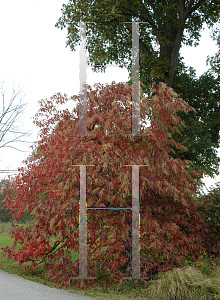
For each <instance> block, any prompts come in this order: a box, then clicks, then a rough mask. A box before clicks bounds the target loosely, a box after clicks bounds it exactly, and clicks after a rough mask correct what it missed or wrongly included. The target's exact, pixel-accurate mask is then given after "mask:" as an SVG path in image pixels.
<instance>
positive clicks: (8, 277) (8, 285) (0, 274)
mask: <svg viewBox="0 0 220 300" xmlns="http://www.w3.org/2000/svg"><path fill="white" fill-rule="evenodd" d="M0 299H1V300H87V299H88V300H89V299H93V300H94V299H96V298H93V297H88V296H81V295H78V294H73V293H69V292H67V291H62V290H58V289H55V288H50V287H48V286H45V285H43V284H40V283H36V282H33V281H30V280H27V279H24V278H22V277H19V276H17V275H13V274H9V273H7V272H4V271H2V270H0Z"/></svg>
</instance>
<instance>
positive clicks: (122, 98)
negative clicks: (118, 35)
mask: <svg viewBox="0 0 220 300" xmlns="http://www.w3.org/2000/svg"><path fill="white" fill-rule="evenodd" d="M86 95H87V100H88V103H87V118H88V119H87V132H88V134H89V135H90V136H89V135H88V136H84V137H82V136H77V134H79V122H78V116H79V108H78V106H77V108H76V109H74V111H73V112H72V113H71V112H70V111H69V110H67V109H66V110H58V108H57V106H58V104H64V103H66V102H67V101H69V99H68V98H67V97H66V96H65V95H64V96H61V95H60V94H56V95H54V96H53V97H52V98H51V99H50V100H41V101H40V105H41V108H40V110H39V112H38V113H37V114H36V116H35V121H34V122H35V123H36V124H37V125H38V126H39V127H40V129H41V132H40V140H39V141H38V142H37V143H36V147H35V149H34V153H33V155H32V156H30V157H29V158H28V159H27V161H26V168H21V169H20V173H19V175H18V176H17V177H15V178H13V180H12V184H13V187H14V189H15V195H14V196H13V199H12V198H11V196H10V194H9V195H8V197H7V206H8V208H9V209H10V210H11V212H12V213H13V214H14V215H15V217H16V219H17V220H18V219H19V218H21V217H22V215H23V214H24V213H25V211H29V212H30V213H31V215H32V216H33V224H32V226H30V227H28V228H25V229H24V228H20V227H18V226H17V225H14V231H13V234H12V237H14V238H15V242H14V245H13V246H12V247H10V248H9V247H6V248H4V253H5V254H6V255H8V258H9V259H14V260H17V261H19V262H20V264H22V263H24V262H30V264H29V266H30V267H31V266H32V267H35V268H37V267H38V264H39V262H43V263H44V264H45V270H46V271H47V272H48V275H49V276H51V277H52V278H53V279H54V280H56V281H58V282H59V283H60V284H62V285H64V286H68V285H69V284H70V283H71V279H70V278H71V277H73V276H74V277H75V276H78V268H79V267H78V260H76V261H73V260H72V258H71V251H72V250H74V251H78V248H79V232H78V231H77V228H78V227H79V196H80V190H79V181H80V171H79V167H76V166H73V165H95V166H90V167H87V207H131V203H132V184H131V183H132V177H131V175H132V172H131V167H128V166H125V165H131V164H134V165H146V166H143V167H140V168H139V169H140V176H139V177H140V249H141V262H140V263H141V276H142V277H147V276H149V278H150V277H151V276H152V274H154V273H156V272H158V271H161V270H168V269H170V268H172V267H174V266H181V265H182V264H183V260H184V259H188V260H190V259H192V260H194V259H196V258H197V257H198V256H199V255H200V254H201V253H202V252H204V251H207V235H209V236H210V237H211V235H210V232H211V231H210V230H211V229H210V228H211V227H207V226H206V224H205V223H204V222H203V221H204V220H203V217H202V216H201V215H200V214H199V213H198V212H197V207H196V204H194V202H193V199H194V197H195V193H196V191H197V188H198V181H197V179H198V178H201V176H202V170H201V172H190V171H189V162H188V161H181V160H180V159H173V158H171V157H170V156H169V152H170V151H171V147H170V145H173V146H175V147H176V148H178V149H183V151H184V147H183V146H182V145H180V144H178V143H176V142H175V141H174V140H172V139H171V138H170V135H169V132H170V131H173V130H177V129H178V126H181V124H182V122H181V120H180V119H179V117H177V116H176V115H175V112H177V111H178V110H181V111H184V112H187V111H189V110H191V109H192V108H190V107H188V106H187V105H186V103H185V102H184V101H183V100H181V99H178V97H177V95H176V94H175V93H174V92H173V90H172V89H170V88H167V87H166V85H165V84H160V85H159V86H158V88H156V87H154V95H153V96H152V97H151V98H147V97H145V96H143V94H141V97H140V118H141V122H142V125H141V129H140V133H141V134H142V135H143V136H125V135H124V134H130V133H131V97H132V89H131V87H129V86H128V85H125V84H123V83H118V84H115V83H114V82H113V83H112V84H111V85H107V86H101V85H96V86H95V89H94V90H92V88H91V87H90V86H88V85H87V94H86ZM73 100H79V96H74V97H72V98H71V101H73ZM74 113H75V114H74ZM152 116H154V121H152V123H151V125H150V127H146V126H145V127H144V126H143V124H144V123H146V117H151V118H152ZM158 121H159V122H158ZM95 125H100V126H99V127H97V126H96V127H95ZM87 218H88V220H87V229H88V236H87V244H88V245H89V247H88V277H91V276H93V277H94V276H96V275H97V272H98V269H97V268H98V267H99V269H101V270H103V271H105V273H106V274H108V275H109V278H113V279H114V280H116V281H119V280H120V279H121V278H122V277H124V276H127V277H128V276H131V256H130V255H131V231H132V217H131V211H123V210H120V211H109V210H97V211H95V210H88V211H87ZM104 225H110V227H109V228H108V230H107V229H104ZM100 234H101V235H100ZM99 235H100V239H98V237H99ZM211 242H212V241H211V238H210V241H209V243H210V249H211V247H212V245H211ZM17 244H20V248H19V250H18V249H15V247H16V245H17ZM105 246H107V249H106V251H104V252H103V253H102V252H100V249H101V248H102V247H105ZM95 262H96V263H98V264H95ZM97 265H98V267H97Z"/></svg>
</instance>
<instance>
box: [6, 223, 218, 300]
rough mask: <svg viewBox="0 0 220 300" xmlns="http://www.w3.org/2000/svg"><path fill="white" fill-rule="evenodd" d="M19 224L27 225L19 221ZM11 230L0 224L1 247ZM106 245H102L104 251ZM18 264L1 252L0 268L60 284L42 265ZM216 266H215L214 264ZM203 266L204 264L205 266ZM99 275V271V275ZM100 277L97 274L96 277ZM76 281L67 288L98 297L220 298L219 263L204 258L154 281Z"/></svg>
mask: <svg viewBox="0 0 220 300" xmlns="http://www.w3.org/2000/svg"><path fill="white" fill-rule="evenodd" d="M19 226H25V225H24V224H20V225H19ZM11 231H12V229H11V226H10V224H3V223H0V249H1V248H2V247H5V246H10V245H12V243H13V239H12V238H11V237H10V233H11ZM105 248H106V247H103V250H104V249H105ZM78 257H79V254H78V253H77V252H73V253H72V258H73V259H77V258H78ZM26 265H27V263H24V264H23V265H19V263H18V262H16V261H12V260H7V258H5V257H1V255H0V269H1V270H4V271H6V272H9V273H12V274H15V275H18V276H21V277H23V278H25V279H28V280H31V281H35V282H38V283H41V284H44V285H47V286H50V287H55V288H58V285H57V284H56V283H55V282H54V281H52V280H51V279H50V278H48V277H47V276H46V275H45V272H44V268H43V265H40V267H39V268H38V270H32V269H28V270H25V266H26ZM211 265H214V267H211ZM202 266H203V267H202ZM96 276H97V274H96ZM97 277H98V276H97ZM75 285H76V281H74V282H73V284H72V285H71V287H69V288H65V290H67V291H69V292H72V293H78V294H80V295H87V296H91V297H94V298H95V299H99V300H104V299H105V300H110V299H116V300H126V299H151V300H182V299H184V300H192V299H193V300H214V299H220V264H219V263H218V262H217V263H216V262H214V261H213V262H209V266H208V265H207V261H203V264H202V265H201V266H200V268H198V267H192V266H186V267H184V268H179V269H174V270H172V271H167V272H165V273H164V274H160V275H159V278H158V279H157V280H155V281H151V282H146V281H144V280H138V281H136V282H135V281H134V280H124V281H123V283H122V285H121V286H120V285H119V284H116V283H111V282H110V281H109V280H106V279H105V276H104V275H103V277H102V278H101V279H100V278H99V280H96V281H95V283H90V285H88V286H87V285H86V284H85V283H83V285H84V288H85V289H84V290H82V289H80V288H77V287H76V286H75Z"/></svg>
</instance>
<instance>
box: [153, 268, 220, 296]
mask: <svg viewBox="0 0 220 300" xmlns="http://www.w3.org/2000/svg"><path fill="white" fill-rule="evenodd" d="M148 292H149V293H150V295H151V296H152V297H154V298H153V299H154V300H212V299H220V267H218V268H215V271H213V273H212V274H210V276H207V275H205V274H203V273H202V271H201V270H199V269H197V268H196V267H191V266H188V267H184V268H176V269H174V270H172V271H167V272H165V273H164V274H162V275H161V277H160V278H159V279H158V280H157V281H156V282H154V283H153V284H152V285H151V286H150V287H149V289H148Z"/></svg>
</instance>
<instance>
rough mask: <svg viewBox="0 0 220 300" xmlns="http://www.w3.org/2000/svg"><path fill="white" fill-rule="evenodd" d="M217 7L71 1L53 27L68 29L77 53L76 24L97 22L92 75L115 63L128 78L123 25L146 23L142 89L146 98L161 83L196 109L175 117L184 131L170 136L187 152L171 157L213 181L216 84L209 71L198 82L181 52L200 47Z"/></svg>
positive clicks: (196, 0)
mask: <svg viewBox="0 0 220 300" xmlns="http://www.w3.org/2000/svg"><path fill="white" fill-rule="evenodd" d="M219 4H220V1H219V0H216V1H207V0H189V1H186V0H173V1H172V0H169V1H141V0H132V1H127V0H126V1H125V0H118V1H116V0H115V1H112V0H111V1H110V0H109V1H107V0H106V1H102V0H101V1H100V0H96V1H91V0H90V1H89V0H86V1H83V2H82V1H76V0H70V1H69V3H68V4H64V5H63V8H62V13H63V15H62V17H61V18H60V19H59V21H58V22H57V24H56V26H57V27H60V28H61V29H63V28H64V27H67V30H68V36H67V46H70V48H71V50H73V51H75V46H76V45H77V44H78V42H79V41H80V36H79V24H77V23H75V22H80V21H85V22H86V21H87V22H96V23H97V24H91V23H88V24H87V49H88V53H89V59H88V63H89V64H92V65H96V67H93V70H94V71H98V70H101V71H102V70H105V68H106V67H105V65H106V64H108V63H112V62H115V63H117V64H119V65H121V66H122V67H127V68H128V71H129V74H130V78H132V74H131V71H132V70H131V58H132V25H131V24H128V23H124V21H126V22H131V21H132V20H136V21H142V22H146V23H140V24H139V26H140V79H141V81H142V82H143V83H144V84H145V90H144V91H145V92H146V93H148V94H150V92H151V85H152V82H157V83H158V82H160V81H162V82H165V83H166V84H167V85H168V86H170V87H173V88H174V90H175V91H176V92H177V93H178V94H180V95H181V97H182V99H184V100H185V101H186V102H187V104H189V105H190V106H192V107H194V108H195V109H196V113H195V112H190V114H189V115H187V114H185V113H183V112H178V113H177V115H178V116H181V119H182V120H183V121H184V122H185V125H186V127H185V128H184V129H183V130H182V132H181V134H176V133H174V135H173V138H174V139H175V140H176V141H178V142H180V143H181V144H183V145H185V146H186V147H187V148H188V150H187V151H184V152H183V151H178V152H177V155H176V156H173V157H179V158H185V159H189V160H190V161H192V162H193V163H194V169H195V170H199V169H200V168H201V167H202V168H203V169H204V170H205V171H206V175H209V176H211V177H214V176H215V175H218V174H219V172H218V169H219V162H220V159H219V158H218V157H217V152H216V150H215V148H218V147H219V131H220V122H219V120H220V118H219V117H220V112H219V102H220V97H219V80H218V79H214V78H213V76H212V75H211V73H206V74H204V75H203V76H201V77H200V78H199V79H197V78H196V76H195V73H194V72H193V71H192V70H188V69H187V68H186V67H185V66H184V64H183V62H182V59H181V58H180V56H179V51H180V47H181V45H182V44H185V45H190V46H193V45H197V44H198V43H199V39H200V36H201V30H202V28H203V25H204V24H205V23H206V24H207V25H208V27H209V28H211V27H212V26H213V25H215V24H217V22H218V20H219V11H220V10H219V7H220V5H219ZM100 65H101V66H100ZM212 71H213V70H212ZM210 72H211V71H210ZM130 84H131V80H130ZM189 133H190V134H189ZM170 154H171V155H173V154H172V153H170Z"/></svg>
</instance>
